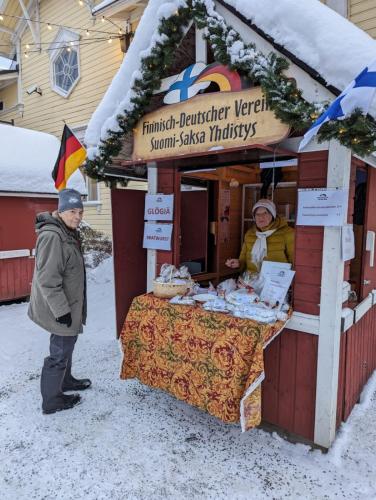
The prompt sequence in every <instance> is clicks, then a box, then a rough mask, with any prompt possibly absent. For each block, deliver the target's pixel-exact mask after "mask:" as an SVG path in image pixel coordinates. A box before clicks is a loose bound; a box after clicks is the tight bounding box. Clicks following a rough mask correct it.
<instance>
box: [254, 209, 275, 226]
mask: <svg viewBox="0 0 376 500" xmlns="http://www.w3.org/2000/svg"><path fill="white" fill-rule="evenodd" d="M254 216H255V222H256V226H257V227H259V228H260V229H264V228H265V227H267V226H269V224H270V223H271V222H272V220H273V216H272V214H271V213H270V212H269V210H267V209H266V208H264V207H258V208H256V210H255V213H254Z"/></svg>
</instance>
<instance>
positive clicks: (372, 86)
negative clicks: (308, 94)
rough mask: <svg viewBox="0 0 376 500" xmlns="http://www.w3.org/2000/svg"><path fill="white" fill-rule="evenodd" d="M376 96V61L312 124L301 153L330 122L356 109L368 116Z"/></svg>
mask: <svg viewBox="0 0 376 500" xmlns="http://www.w3.org/2000/svg"><path fill="white" fill-rule="evenodd" d="M375 95H376V61H373V63H371V64H369V65H368V66H367V67H366V68H364V70H363V71H362V72H361V73H360V74H359V75H358V76H357V77H356V78H355V79H354V80H353V81H352V82H351V83H350V85H348V86H347V87H346V88H345V90H344V91H343V92H342V94H340V95H339V96H338V97H337V99H335V100H334V101H333V102H332V104H331V105H330V106H329V108H328V109H327V110H326V111H325V112H324V113H323V114H322V115H321V116H319V118H318V119H317V120H316V121H315V122H314V123H313V124H312V126H311V127H310V128H309V129H308V130H307V132H306V133H305V134H304V137H303V139H302V141H301V143H300V145H299V151H301V150H302V149H304V148H305V146H306V145H307V144H308V143H309V141H310V140H311V139H312V137H314V136H315V135H316V134H317V132H318V131H319V130H320V127H321V126H322V125H323V124H324V123H325V122H327V121H329V120H343V119H344V118H346V117H347V116H349V115H350V114H351V113H352V112H353V111H354V110H355V109H356V108H358V109H361V110H362V112H363V114H364V115H366V114H367V113H368V111H369V108H370V106H371V104H372V101H373V99H374V97H375Z"/></svg>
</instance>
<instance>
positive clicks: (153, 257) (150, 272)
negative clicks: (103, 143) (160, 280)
mask: <svg viewBox="0 0 376 500" xmlns="http://www.w3.org/2000/svg"><path fill="white" fill-rule="evenodd" d="M147 169H148V193H149V194H157V190H158V170H157V164H156V162H149V163H147ZM156 269H157V251H156V250H150V249H148V251H147V273H146V291H147V292H148V293H149V292H151V291H152V290H153V281H154V279H155V275H156Z"/></svg>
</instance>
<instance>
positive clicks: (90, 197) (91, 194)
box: [86, 176, 99, 201]
mask: <svg viewBox="0 0 376 500" xmlns="http://www.w3.org/2000/svg"><path fill="white" fill-rule="evenodd" d="M86 187H87V199H86V201H99V185H98V182H97V181H96V180H95V179H91V178H90V177H87V176H86Z"/></svg>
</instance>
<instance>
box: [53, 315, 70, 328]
mask: <svg viewBox="0 0 376 500" xmlns="http://www.w3.org/2000/svg"><path fill="white" fill-rule="evenodd" d="M56 321H57V322H58V323H61V324H62V325H67V327H68V328H69V327H70V326H71V324H72V316H71V313H67V314H64V315H63V316H60V317H59V318H56Z"/></svg>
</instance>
